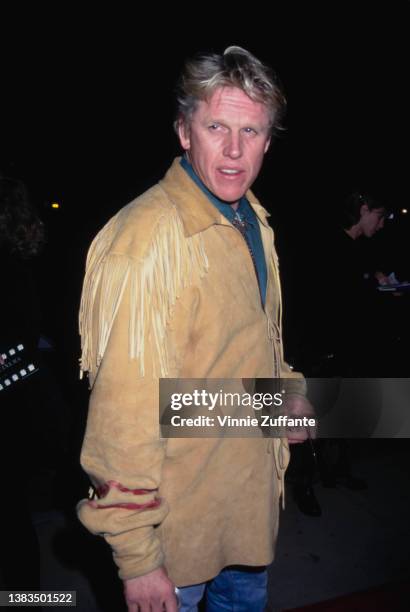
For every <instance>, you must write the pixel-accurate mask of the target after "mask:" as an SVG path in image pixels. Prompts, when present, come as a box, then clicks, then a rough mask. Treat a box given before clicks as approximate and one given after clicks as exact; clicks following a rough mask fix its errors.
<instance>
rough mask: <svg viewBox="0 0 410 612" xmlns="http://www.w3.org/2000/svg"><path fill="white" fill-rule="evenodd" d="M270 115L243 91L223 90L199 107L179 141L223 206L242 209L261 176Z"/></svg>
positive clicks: (267, 140)
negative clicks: (255, 181)
mask: <svg viewBox="0 0 410 612" xmlns="http://www.w3.org/2000/svg"><path fill="white" fill-rule="evenodd" d="M269 119H270V117H269V112H268V109H267V108H266V106H265V105H264V104H261V103H259V102H254V101H253V100H251V98H249V97H248V96H247V95H246V94H245V93H244V92H243V91H242V90H241V89H238V88H236V87H219V88H218V89H216V90H215V92H214V93H213V95H212V96H211V98H210V99H209V100H208V101H200V102H198V106H197V108H196V110H195V112H194V113H193V115H192V118H191V121H190V123H189V125H183V124H180V127H179V139H180V142H181V145H182V147H183V149H185V151H187V152H188V155H189V160H190V162H191V164H192V166H193V168H194V170H195V172H196V174H197V175H198V176H199V178H200V179H201V180H202V182H203V183H204V184H205V185H206V187H207V188H208V189H209V190H210V191H211V192H212V193H213V194H214V195H215V196H217V197H218V198H219V199H220V200H223V201H224V202H229V203H230V204H237V203H238V201H239V200H240V198H241V197H242V196H243V195H244V194H245V193H246V191H247V190H248V189H249V187H250V186H251V185H252V183H253V182H254V180H255V179H256V177H257V176H258V174H259V170H260V168H261V165H262V161H263V156H264V154H265V153H266V151H267V150H268V148H269V144H270V129H269V125H270V122H269Z"/></svg>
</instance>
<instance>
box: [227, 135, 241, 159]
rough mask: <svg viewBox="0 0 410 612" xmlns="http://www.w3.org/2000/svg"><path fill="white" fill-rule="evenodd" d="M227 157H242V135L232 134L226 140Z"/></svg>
mask: <svg viewBox="0 0 410 612" xmlns="http://www.w3.org/2000/svg"><path fill="white" fill-rule="evenodd" d="M224 155H225V157H231V158H232V159H238V157H241V155H242V139H241V135H240V134H236V133H234V132H231V133H230V134H229V135H228V136H227V139H226V142H225V146H224Z"/></svg>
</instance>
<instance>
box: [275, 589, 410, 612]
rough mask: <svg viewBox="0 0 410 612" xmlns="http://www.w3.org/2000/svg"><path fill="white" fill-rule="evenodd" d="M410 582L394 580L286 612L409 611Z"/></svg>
mask: <svg viewBox="0 0 410 612" xmlns="http://www.w3.org/2000/svg"><path fill="white" fill-rule="evenodd" d="M409 610H410V582H394V583H389V584H385V585H382V586H380V587H376V588H373V589H370V590H369V591H361V592H359V593H351V594H350V595H343V596H342V597H337V598H336V599H328V600H327V601H322V602H320V603H316V604H311V605H309V606H304V607H303V608H292V609H291V610H290V609H288V610H284V612H402V611H405V612H408V611H409Z"/></svg>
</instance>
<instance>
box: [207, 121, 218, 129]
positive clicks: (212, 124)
mask: <svg viewBox="0 0 410 612" xmlns="http://www.w3.org/2000/svg"><path fill="white" fill-rule="evenodd" d="M218 128H219V123H211V125H210V126H209V129H210V130H217V129H218Z"/></svg>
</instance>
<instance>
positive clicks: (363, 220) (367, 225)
mask: <svg viewBox="0 0 410 612" xmlns="http://www.w3.org/2000/svg"><path fill="white" fill-rule="evenodd" d="M385 214H386V210H385V209H384V208H373V209H372V210H370V209H369V208H368V206H367V204H364V205H363V206H362V208H361V209H360V215H361V216H360V225H361V227H362V230H363V234H364V235H365V236H366V237H367V238H371V237H372V236H374V234H375V233H376V232H378V231H379V230H381V229H382V228H383V227H384V218H385Z"/></svg>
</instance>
